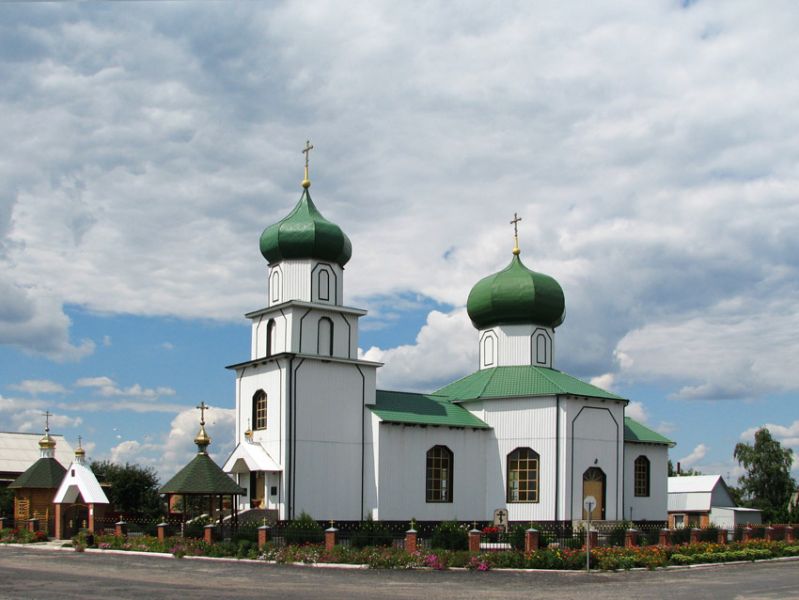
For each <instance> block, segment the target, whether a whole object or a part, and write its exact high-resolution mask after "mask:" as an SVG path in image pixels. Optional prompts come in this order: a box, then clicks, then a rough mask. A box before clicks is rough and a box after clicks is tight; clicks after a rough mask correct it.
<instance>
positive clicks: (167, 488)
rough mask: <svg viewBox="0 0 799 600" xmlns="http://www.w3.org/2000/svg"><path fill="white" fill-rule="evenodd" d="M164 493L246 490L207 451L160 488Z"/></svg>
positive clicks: (209, 492)
mask: <svg viewBox="0 0 799 600" xmlns="http://www.w3.org/2000/svg"><path fill="white" fill-rule="evenodd" d="M159 491H160V492H161V493H162V494H237V495H244V494H246V493H247V492H245V491H244V490H243V489H241V488H240V487H239V486H238V485H236V482H234V481H233V480H232V479H231V478H230V477H229V476H228V475H227V473H225V472H224V471H223V470H222V468H221V467H220V466H219V465H217V464H216V463H215V462H214V461H213V460H211V457H210V456H208V455H207V454H205V453H198V454H197V456H195V457H194V458H193V459H192V460H191V462H190V463H189V464H187V465H186V466H185V467H183V468H182V469H181V470H180V471H178V473H177V474H176V475H175V476H174V477H173V478H172V479H170V480H169V481H167V482H166V483H165V484H164V485H162V486H161V489H160V490H159Z"/></svg>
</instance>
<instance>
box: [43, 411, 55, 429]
mask: <svg viewBox="0 0 799 600" xmlns="http://www.w3.org/2000/svg"><path fill="white" fill-rule="evenodd" d="M42 416H43V417H44V430H45V432H47V433H49V432H50V417H52V416H53V413H51V412H50V411H49V410H46V411H44V412H43V413H42Z"/></svg>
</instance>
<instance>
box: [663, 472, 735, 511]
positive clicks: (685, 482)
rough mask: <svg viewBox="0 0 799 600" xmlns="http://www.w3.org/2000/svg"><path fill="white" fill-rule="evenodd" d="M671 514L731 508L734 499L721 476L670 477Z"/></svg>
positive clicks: (669, 507)
mask: <svg viewBox="0 0 799 600" xmlns="http://www.w3.org/2000/svg"><path fill="white" fill-rule="evenodd" d="M668 485H669V487H668V490H669V494H668V511H669V512H682V511H686V512H707V511H709V510H710V509H711V507H716V506H726V507H731V506H733V504H732V498H731V497H730V494H729V492H728V490H727V484H725V483H724V480H723V479H722V478H721V475H691V476H685V477H669V484H668Z"/></svg>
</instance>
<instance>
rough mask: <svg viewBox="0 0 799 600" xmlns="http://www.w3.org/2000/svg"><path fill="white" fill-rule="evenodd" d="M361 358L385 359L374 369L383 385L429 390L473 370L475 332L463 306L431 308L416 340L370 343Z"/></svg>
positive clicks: (383, 386) (404, 388) (475, 354)
mask: <svg viewBox="0 0 799 600" xmlns="http://www.w3.org/2000/svg"><path fill="white" fill-rule="evenodd" d="M361 358H363V359H364V360H372V361H375V362H383V363H385V366H383V367H382V368H381V369H379V370H378V371H377V378H378V386H380V387H381V388H383V389H402V390H422V391H431V388H433V387H436V386H438V385H442V384H444V383H446V382H448V381H451V380H452V379H453V378H455V377H457V376H460V375H464V374H466V373H469V372H471V371H473V370H474V367H475V362H476V360H477V335H476V332H475V330H474V329H473V328H472V326H471V324H470V323H469V319H468V317H467V316H466V311H465V310H464V309H459V310H455V311H453V312H451V313H449V314H445V313H442V312H439V311H437V310H434V311H431V312H430V313H429V314H428V315H427V322H426V323H425V325H424V326H423V327H422V328H421V330H420V331H419V334H418V335H417V336H416V343H415V344H407V345H403V346H397V347H396V348H389V349H385V350H384V349H381V348H378V347H376V346H373V347H372V348H369V350H367V351H366V352H363V353H362V354H361Z"/></svg>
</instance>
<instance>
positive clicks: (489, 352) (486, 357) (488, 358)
mask: <svg viewBox="0 0 799 600" xmlns="http://www.w3.org/2000/svg"><path fill="white" fill-rule="evenodd" d="M493 364H494V336H493V335H487V336H485V338H484V339H483V366H484V367H488V366H490V365H493Z"/></svg>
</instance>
